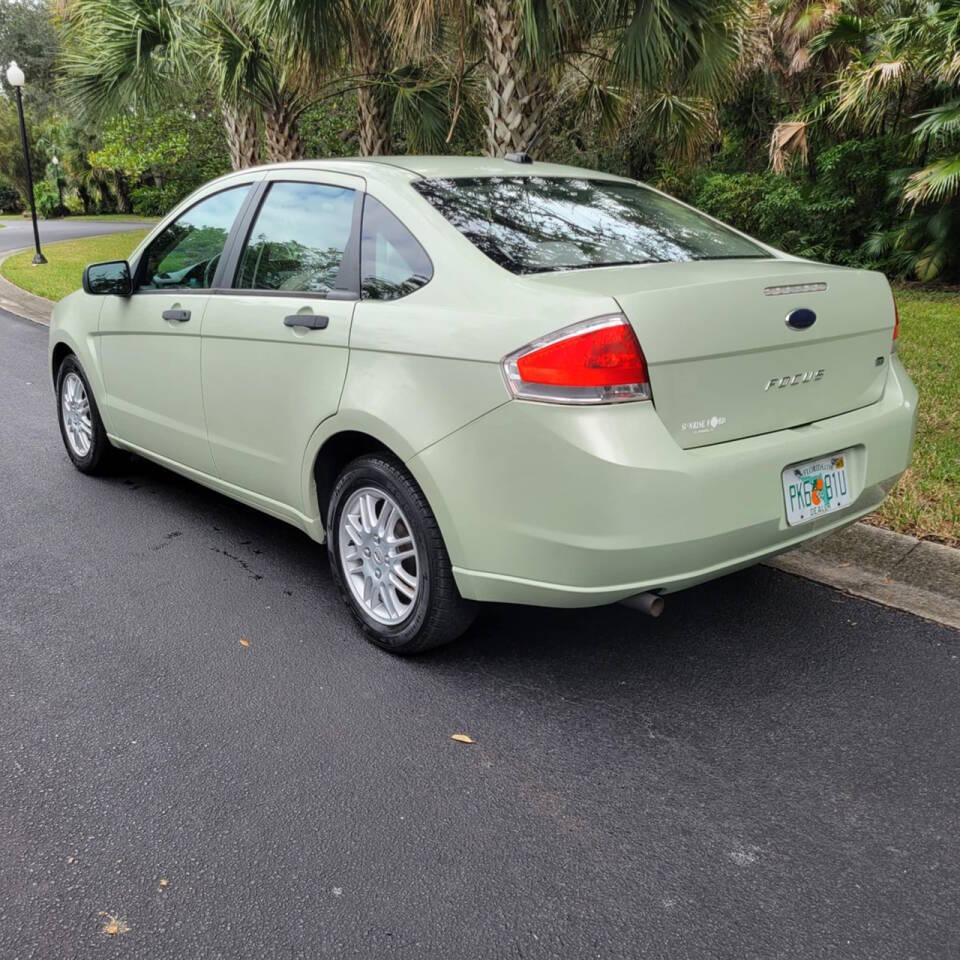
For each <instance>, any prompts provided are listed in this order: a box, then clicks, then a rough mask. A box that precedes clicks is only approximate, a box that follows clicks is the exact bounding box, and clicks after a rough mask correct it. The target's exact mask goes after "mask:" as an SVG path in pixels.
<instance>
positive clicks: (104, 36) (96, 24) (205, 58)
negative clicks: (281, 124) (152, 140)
mask: <svg viewBox="0 0 960 960" xmlns="http://www.w3.org/2000/svg"><path fill="white" fill-rule="evenodd" d="M209 25H210V18H209V17H208V16H206V10H205V9H203V8H201V7H200V5H199V4H198V3H196V2H190V0H74V2H73V3H72V4H70V5H69V6H68V7H67V8H66V10H65V11H64V16H63V39H64V50H65V54H64V71H65V76H66V80H67V84H66V87H65V92H66V96H67V99H68V101H69V102H70V103H72V104H73V105H75V106H76V107H78V108H79V109H81V110H83V111H84V112H86V113H88V114H90V115H91V116H93V117H97V118H103V117H105V116H109V115H110V114H111V113H115V112H117V111H118V110H121V109H136V108H143V109H153V108H155V107H157V106H159V105H163V104H167V103H169V102H170V101H171V100H175V99H176V98H177V97H178V96H180V95H183V96H188V95H192V94H193V93H195V91H196V86H197V85H198V84H201V85H204V86H210V85H216V84H217V82H218V80H219V79H220V78H218V77H217V76H216V75H214V74H212V70H211V68H212V64H213V63H214V62H215V61H214V60H212V59H211V57H210V46H211V40H210V36H209V35H208V34H207V33H205V32H204V27H206V26H209ZM220 110H221V114H222V119H223V126H224V131H225V133H226V139H227V147H228V150H229V154H230V162H231V165H232V167H233V169H235V170H236V169H240V168H242V167H245V166H250V165H252V164H255V163H258V162H259V157H260V132H259V123H260V117H259V109H258V107H257V104H256V101H255V100H254V99H253V98H250V97H234V98H232V99H227V98H221V99H220Z"/></svg>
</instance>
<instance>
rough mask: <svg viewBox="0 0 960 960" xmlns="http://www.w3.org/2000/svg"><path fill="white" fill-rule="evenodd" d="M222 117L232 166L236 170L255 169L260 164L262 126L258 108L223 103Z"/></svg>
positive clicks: (221, 108) (221, 106) (221, 105)
mask: <svg viewBox="0 0 960 960" xmlns="http://www.w3.org/2000/svg"><path fill="white" fill-rule="evenodd" d="M220 115H221V117H222V119H223V129H224V131H225V133H226V135H227V150H228V151H229V152H230V166H231V167H232V168H233V169H234V170H242V169H243V168H244V167H255V166H256V165H257V164H258V163H259V162H260V125H259V123H258V122H257V111H256V108H255V107H252V106H246V105H244V106H233V105H232V104H229V103H221V104H220Z"/></svg>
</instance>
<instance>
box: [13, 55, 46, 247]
mask: <svg viewBox="0 0 960 960" xmlns="http://www.w3.org/2000/svg"><path fill="white" fill-rule="evenodd" d="M23 81H24V76H23V71H22V70H21V69H20V68H19V67H18V66H17V62H16V61H15V60H12V61H11V62H10V66H9V67H8V68H7V83H9V84H10V86H11V87H13V89H14V90H16V91H17V112H18V113H19V114H20V142H21V143H22V144H23V162H24V164H25V166H26V168H27V193H28V194H29V195H30V216H31V217H32V218H33V243H34V246H35V247H36V248H37V252H36V254H35V255H34V258H33V262H34V264H37V265H38V264H41V263H46V262H47V258H46V257H45V256H44V255H43V254H42V253H41V252H40V230H39V229H38V228H37V206H36V204H35V203H34V202H33V173H32V172H31V170H30V148H29V147H28V146H27V128H26V125H25V124H24V122H23V98H22V97H21V95H20V88H21V87H22V86H23Z"/></svg>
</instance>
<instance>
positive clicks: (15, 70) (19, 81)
mask: <svg viewBox="0 0 960 960" xmlns="http://www.w3.org/2000/svg"><path fill="white" fill-rule="evenodd" d="M25 79H26V78H25V77H24V75H23V71H22V70H21V69H20V68H19V67H18V66H17V61H16V60H11V61H10V66H9V67H7V83H9V84H10V86H11V87H22V86H23V83H24V80H25Z"/></svg>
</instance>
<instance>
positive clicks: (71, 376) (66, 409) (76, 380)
mask: <svg viewBox="0 0 960 960" xmlns="http://www.w3.org/2000/svg"><path fill="white" fill-rule="evenodd" d="M60 412H61V416H62V417H63V427H64V433H65V434H66V437H67V443H69V444H70V449H71V450H72V451H73V453H74V455H75V456H77V457H79V458H80V459H81V460H82V459H83V458H84V457H85V456H87V454H88V453H89V452H90V448H91V447H92V446H93V420H92V418H91V416H90V398H89V397H88V396H87V389H86V387H85V386H84V385H83V380H81V379H80V377H79V376H78V375H77V374H76V373H74V372H73V371H70V373H68V374H67V375H66V376H65V377H64V378H63V387H62V389H61V393H60Z"/></svg>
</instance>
